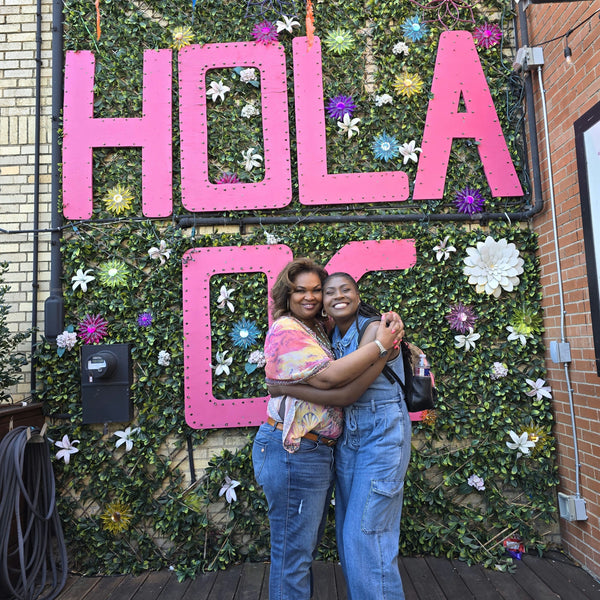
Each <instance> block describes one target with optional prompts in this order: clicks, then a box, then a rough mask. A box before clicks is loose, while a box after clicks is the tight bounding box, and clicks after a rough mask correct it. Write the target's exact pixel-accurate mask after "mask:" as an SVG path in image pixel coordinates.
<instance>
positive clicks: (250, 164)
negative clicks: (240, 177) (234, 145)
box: [239, 148, 263, 171]
mask: <svg viewBox="0 0 600 600" xmlns="http://www.w3.org/2000/svg"><path fill="white" fill-rule="evenodd" d="M242 158H243V160H241V161H240V163H239V164H240V165H244V169H246V171H252V169H254V167H260V163H261V162H262V160H263V157H262V156H261V155H260V154H255V152H254V148H248V150H246V151H245V152H242Z"/></svg>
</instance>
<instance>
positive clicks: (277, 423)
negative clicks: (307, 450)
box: [267, 417, 337, 447]
mask: <svg viewBox="0 0 600 600" xmlns="http://www.w3.org/2000/svg"><path fill="white" fill-rule="evenodd" d="M267 423H268V424H269V425H272V426H273V427H275V428H277V429H281V430H282V431H283V423H282V422H281V421H276V420H275V419H272V418H271V417H269V418H268V419H267ZM302 437H303V438H306V439H307V440H311V441H313V442H321V443H322V444H325V445H326V446H329V447H331V446H335V444H336V442H337V440H334V439H332V438H328V437H323V436H322V435H319V434H318V433H312V432H311V431H308V432H306V433H305V434H304V435H303V436H302Z"/></svg>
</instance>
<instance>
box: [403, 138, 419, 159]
mask: <svg viewBox="0 0 600 600" xmlns="http://www.w3.org/2000/svg"><path fill="white" fill-rule="evenodd" d="M415 144H416V142H415V140H410V142H408V144H407V143H406V142H405V143H404V144H402V146H400V148H398V151H399V152H400V154H402V156H404V159H403V160H402V164H403V165H405V164H406V163H407V162H408V161H409V160H412V161H413V162H417V161H418V160H419V158H418V157H417V152H421V148H417V147H415Z"/></svg>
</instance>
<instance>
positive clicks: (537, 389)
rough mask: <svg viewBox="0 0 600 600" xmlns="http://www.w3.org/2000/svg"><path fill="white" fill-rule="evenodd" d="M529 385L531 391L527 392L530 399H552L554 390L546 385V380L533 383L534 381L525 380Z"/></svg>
mask: <svg viewBox="0 0 600 600" xmlns="http://www.w3.org/2000/svg"><path fill="white" fill-rule="evenodd" d="M525 381H526V382H527V385H529V386H531V390H529V391H528V392H525V393H526V394H527V395H528V396H529V397H531V398H533V396H535V397H536V399H537V400H541V399H542V398H544V397H546V398H552V391H551V390H552V388H551V387H550V386H549V385H545V383H546V381H545V380H544V379H539V378H538V379H537V380H536V381H533V379H525Z"/></svg>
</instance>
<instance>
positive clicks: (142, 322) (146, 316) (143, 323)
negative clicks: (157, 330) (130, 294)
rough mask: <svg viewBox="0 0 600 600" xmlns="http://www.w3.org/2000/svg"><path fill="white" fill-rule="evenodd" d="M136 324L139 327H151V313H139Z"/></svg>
mask: <svg viewBox="0 0 600 600" xmlns="http://www.w3.org/2000/svg"><path fill="white" fill-rule="evenodd" d="M137 322H138V325H139V326H140V327H150V325H152V313H149V312H143V313H140V315H139V316H138V318H137Z"/></svg>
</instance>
